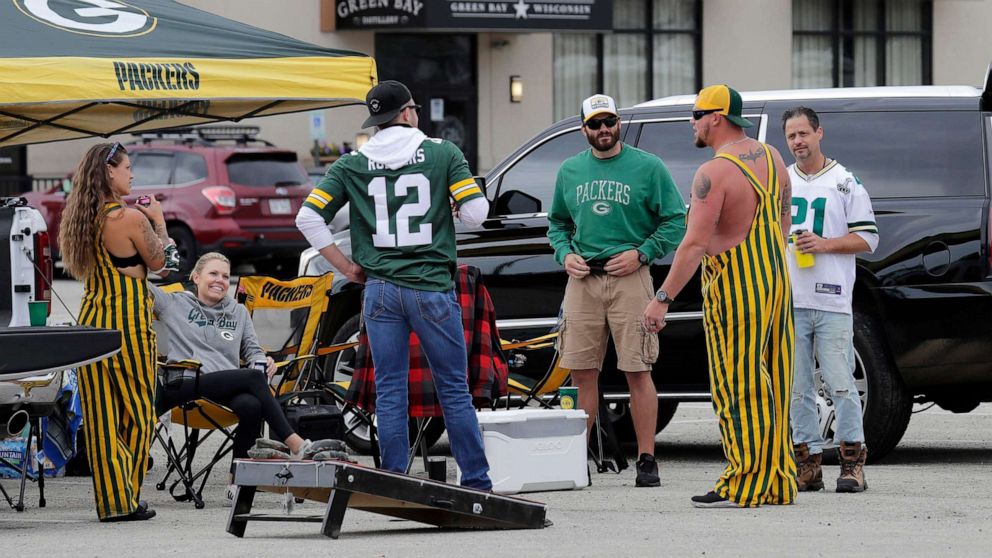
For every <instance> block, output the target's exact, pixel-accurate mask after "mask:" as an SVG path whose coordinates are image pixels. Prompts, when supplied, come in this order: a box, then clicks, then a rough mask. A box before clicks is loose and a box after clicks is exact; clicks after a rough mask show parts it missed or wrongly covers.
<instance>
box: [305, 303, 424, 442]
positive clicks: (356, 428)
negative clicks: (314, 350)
mask: <svg viewBox="0 0 992 558" xmlns="http://www.w3.org/2000/svg"><path fill="white" fill-rule="evenodd" d="M360 323H361V321H360V317H359V316H352V317H351V318H349V319H348V321H346V322H345V323H344V325H342V326H341V327H340V328H339V329H338V331H337V333H335V334H334V338H333V339H332V340H331V343H332V344H334V345H336V344H338V343H352V342H355V341H358V328H359V327H360ZM355 354H356V350H355V349H348V350H346V351H341V352H339V353H336V354H334V355H330V356H331V357H333V358H328V359H327V360H326V361H325V362H324V371H323V372H324V374H323V375H324V381H327V382H341V381H350V380H351V376H352V374H354V372H355ZM371 421H372V423H373V424H375V415H373V416H372V417H371ZM344 429H345V432H347V434H345V443H347V444H348V446H349V447H350V448H351V449H353V450H355V451H356V452H358V453H360V454H364V455H369V454H371V453H372V442H371V433H370V428H369V418H368V417H367V415H362V414H360V411H353V410H348V411H345V413H344ZM442 434H444V419H443V418H441V417H436V418H434V419H433V420H431V422H430V423H429V424H428V425H427V428H426V430H424V440H425V442H426V444H427V449H430V448H431V447H432V446H433V445H434V444H435V443H437V441H438V440H439V439H440V438H441V435H442ZM416 436H417V421H416V419H410V443H411V444H412V443H413V441H414V439H415V438H416Z"/></svg>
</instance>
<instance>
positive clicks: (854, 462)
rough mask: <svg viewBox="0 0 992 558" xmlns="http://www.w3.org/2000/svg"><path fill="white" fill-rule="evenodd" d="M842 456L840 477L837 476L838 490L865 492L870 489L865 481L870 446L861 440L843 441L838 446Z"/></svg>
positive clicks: (839, 454) (839, 453)
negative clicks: (866, 461)
mask: <svg viewBox="0 0 992 558" xmlns="http://www.w3.org/2000/svg"><path fill="white" fill-rule="evenodd" d="M837 454H838V456H839V457H840V477H838V478H837V492H864V491H865V490H867V489H868V482H867V481H865V460H867V459H868V448H866V447H865V445H864V444H862V443H861V442H841V443H840V447H839V448H837Z"/></svg>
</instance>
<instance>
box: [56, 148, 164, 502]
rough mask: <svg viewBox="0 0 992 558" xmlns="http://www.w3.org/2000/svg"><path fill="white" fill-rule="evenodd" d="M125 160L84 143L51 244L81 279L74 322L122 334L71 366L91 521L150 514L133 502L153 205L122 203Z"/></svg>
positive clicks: (160, 221)
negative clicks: (95, 357)
mask: <svg viewBox="0 0 992 558" xmlns="http://www.w3.org/2000/svg"><path fill="white" fill-rule="evenodd" d="M131 180H132V174H131V162H130V160H129V159H128V156H127V151H126V150H125V149H124V147H123V146H122V145H121V144H119V143H114V144H109V143H104V144H98V145H95V146H93V147H92V148H90V150H89V151H87V153H86V155H85V156H84V157H83V160H82V161H80V163H79V167H78V168H77V169H76V172H75V174H74V175H73V181H72V182H73V189H72V192H71V193H70V195H69V197H68V199H67V200H66V207H65V211H64V212H63V214H62V223H61V226H60V228H59V243H60V246H61V251H62V262H63V264H64V265H65V269H66V271H67V272H68V273H69V274H70V275H72V276H73V277H75V278H76V279H80V280H83V281H85V292H84V295H83V301H82V307H81V308H80V316H79V323H80V324H82V325H88V326H94V327H102V328H108V329H116V330H119V331H120V332H121V351H120V352H119V353H117V354H116V355H114V356H113V357H110V358H108V359H106V360H103V361H100V362H96V363H93V364H90V365H87V366H83V367H81V368H80V369H79V370H78V381H79V396H80V401H81V403H82V408H83V428H84V432H85V435H86V452H87V454H88V455H89V460H90V467H91V469H92V470H93V489H94V492H95V496H96V511H97V516H99V518H100V521H140V520H145V519H151V518H152V517H154V516H155V511H154V510H150V509H148V506H147V505H146V504H145V503H144V502H141V501H139V499H138V495H139V493H140V491H141V482H142V480H143V479H144V476H145V471H146V470H147V465H148V450H149V449H150V447H151V438H152V429H153V427H154V420H155V416H154V406H153V402H154V395H155V351H156V348H155V332H154V331H152V329H151V300H150V299H149V296H148V287H147V285H146V284H145V275H146V274H147V271H148V270H150V269H151V270H159V269H160V268H162V267H163V266H164V265H165V254H164V246H165V244H167V243H168V236H167V234H166V230H165V220H164V218H163V216H162V207H161V206H160V205H159V203H158V202H157V201H156V200H154V199H152V200H151V201H150V203H149V205H148V206H147V207H142V206H135V207H137V209H134V208H128V207H126V206H125V205H124V203H123V201H122V197H123V196H126V195H127V194H128V193H130V190H131Z"/></svg>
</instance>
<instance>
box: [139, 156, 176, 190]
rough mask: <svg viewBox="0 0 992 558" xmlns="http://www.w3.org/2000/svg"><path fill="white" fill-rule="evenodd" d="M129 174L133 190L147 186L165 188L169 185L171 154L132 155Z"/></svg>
mask: <svg viewBox="0 0 992 558" xmlns="http://www.w3.org/2000/svg"><path fill="white" fill-rule="evenodd" d="M131 172H132V173H133V174H134V181H133V182H132V183H131V186H132V187H134V188H141V187H148V186H167V185H169V184H171V181H170V178H171V177H172V154H171V153H143V152H138V153H133V154H132V155H131Z"/></svg>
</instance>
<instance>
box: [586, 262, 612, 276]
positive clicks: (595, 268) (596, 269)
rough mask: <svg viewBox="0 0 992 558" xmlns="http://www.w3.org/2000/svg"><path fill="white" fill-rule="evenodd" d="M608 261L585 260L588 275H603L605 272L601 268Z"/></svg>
mask: <svg viewBox="0 0 992 558" xmlns="http://www.w3.org/2000/svg"><path fill="white" fill-rule="evenodd" d="M609 261H610V260H587V261H586V265H587V266H589V273H593V274H597V275H599V274H605V273H606V270H605V269H603V267H604V266H605V265H606V264H607V263H609Z"/></svg>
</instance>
